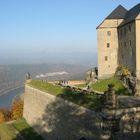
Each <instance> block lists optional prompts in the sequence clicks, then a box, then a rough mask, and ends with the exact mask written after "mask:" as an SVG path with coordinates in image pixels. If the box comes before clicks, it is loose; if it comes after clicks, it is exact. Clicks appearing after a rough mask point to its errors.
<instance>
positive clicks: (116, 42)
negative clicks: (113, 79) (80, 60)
mask: <svg viewBox="0 0 140 140" xmlns="http://www.w3.org/2000/svg"><path fill="white" fill-rule="evenodd" d="M97 34H98V77H99V79H102V78H107V77H109V76H111V75H113V74H114V73H115V71H116V68H117V67H118V66H123V67H126V68H128V70H129V71H130V72H133V73H134V74H135V75H136V76H137V78H139V79H140V3H139V4H138V5H136V6H134V7H133V8H132V9H130V10H127V9H125V8H124V7H123V6H121V5H119V6H118V7H117V8H116V9H115V10H114V11H113V12H112V13H111V14H110V15H109V16H107V17H106V18H105V19H104V21H103V22H102V23H101V24H100V25H99V26H98V27H97Z"/></svg>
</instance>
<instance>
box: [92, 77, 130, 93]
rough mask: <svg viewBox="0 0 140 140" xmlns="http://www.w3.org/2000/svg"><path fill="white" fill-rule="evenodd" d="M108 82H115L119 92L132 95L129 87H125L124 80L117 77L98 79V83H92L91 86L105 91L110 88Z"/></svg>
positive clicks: (115, 87)
mask: <svg viewBox="0 0 140 140" xmlns="http://www.w3.org/2000/svg"><path fill="white" fill-rule="evenodd" d="M108 84H113V85H114V89H115V90H116V91H117V93H119V94H122V95H130V93H129V91H128V89H127V88H125V87H124V85H123V82H122V81H120V80H118V79H117V78H116V77H112V78H109V79H105V80H100V81H97V82H96V83H94V84H92V86H91V88H92V89H93V90H96V91H101V92H104V91H106V90H107V89H108Z"/></svg>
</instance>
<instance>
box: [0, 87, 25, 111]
mask: <svg viewBox="0 0 140 140" xmlns="http://www.w3.org/2000/svg"><path fill="white" fill-rule="evenodd" d="M23 93H24V86H23V87H19V88H16V89H13V90H9V91H7V92H5V93H4V94H3V95H1V96H0V108H7V109H9V108H10V107H11V104H12V101H13V99H14V97H16V96H19V95H21V94H23Z"/></svg>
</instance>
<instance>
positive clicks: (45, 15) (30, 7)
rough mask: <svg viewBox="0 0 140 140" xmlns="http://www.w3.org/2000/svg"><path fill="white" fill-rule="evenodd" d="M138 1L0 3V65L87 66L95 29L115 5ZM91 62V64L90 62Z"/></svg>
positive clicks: (94, 46) (94, 55) (25, 0)
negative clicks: (71, 64) (69, 64)
mask: <svg viewBox="0 0 140 140" xmlns="http://www.w3.org/2000/svg"><path fill="white" fill-rule="evenodd" d="M138 3H139V0H0V64H2V63H29V62H31V63H32V62H33V63H44V62H46V63H47V62H56V63H58V62H62V63H66V62H68V63H82V61H83V60H84V61H83V63H89V64H90V65H92V64H93V65H94V64H95V63H96V60H97V59H96V58H97V37H96V27H97V26H98V25H99V24H100V23H101V22H102V20H103V19H104V18H105V17H107V15H109V14H110V12H112V10H113V9H114V8H116V7H117V6H118V5H119V4H121V5H123V6H124V7H125V8H127V9H130V8H132V7H133V6H134V5H136V4H138ZM92 59H93V62H92Z"/></svg>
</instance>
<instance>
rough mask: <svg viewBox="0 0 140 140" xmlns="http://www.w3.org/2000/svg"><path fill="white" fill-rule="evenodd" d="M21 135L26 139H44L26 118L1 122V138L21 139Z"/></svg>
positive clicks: (1, 139)
mask: <svg viewBox="0 0 140 140" xmlns="http://www.w3.org/2000/svg"><path fill="white" fill-rule="evenodd" d="M17 132H19V133H20V135H21V136H19V135H18V134H17ZM21 137H23V138H24V139H25V140H43V138H42V137H41V136H40V135H39V134H37V133H36V132H35V131H34V129H33V128H32V127H30V126H29V125H28V124H27V123H26V121H25V120H24V119H20V120H16V121H14V122H13V123H10V124H6V123H3V124H0V140H20V139H21Z"/></svg>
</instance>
